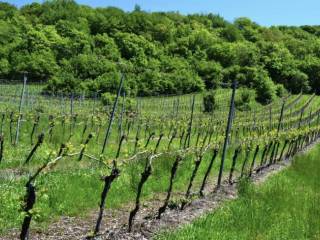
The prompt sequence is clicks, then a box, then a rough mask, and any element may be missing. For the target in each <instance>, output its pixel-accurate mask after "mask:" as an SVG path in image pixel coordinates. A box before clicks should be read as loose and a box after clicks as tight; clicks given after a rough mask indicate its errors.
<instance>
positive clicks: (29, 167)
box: [0, 76, 320, 239]
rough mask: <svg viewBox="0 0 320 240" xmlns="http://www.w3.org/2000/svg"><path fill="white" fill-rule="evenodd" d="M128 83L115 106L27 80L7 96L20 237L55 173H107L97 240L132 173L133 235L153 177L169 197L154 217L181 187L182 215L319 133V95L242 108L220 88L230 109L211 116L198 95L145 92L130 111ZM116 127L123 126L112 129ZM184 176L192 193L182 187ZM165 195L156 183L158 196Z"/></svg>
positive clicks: (2, 137)
mask: <svg viewBox="0 0 320 240" xmlns="http://www.w3.org/2000/svg"><path fill="white" fill-rule="evenodd" d="M124 81H125V79H124V76H123V77H122V78H121V81H120V84H119V88H118V91H117V97H116V99H115V101H114V103H113V105H112V106H109V107H108V106H103V105H100V103H99V101H98V99H97V96H98V94H97V93H89V94H88V96H85V95H84V94H82V95H77V94H76V93H74V94H70V95H69V96H68V97H67V96H63V95H60V96H50V97H46V96H44V95H42V94H41V92H40V91H39V90H37V89H35V90H34V92H32V91H33V90H32V86H28V84H27V78H26V77H25V78H24V84H23V85H22V88H21V89H20V90H21V95H20V97H18V94H17V95H16V96H14V95H13V96H11V94H12V92H16V93H18V91H11V93H10V92H9V91H7V92H6V93H4V94H3V96H0V104H2V106H1V107H0V114H1V121H0V124H1V126H0V129H1V132H0V171H1V172H4V171H6V170H7V169H19V173H20V174H19V176H15V177H14V178H13V179H11V180H10V182H9V183H8V184H10V183H11V182H14V181H16V182H19V183H21V184H22V183H23V185H24V186H25V196H24V199H23V203H24V204H23V207H22V209H21V210H20V211H21V212H23V216H24V218H23V220H22V221H21V222H22V223H21V232H20V239H28V238H29V234H30V226H31V221H32V219H33V215H34V206H36V205H37V203H38V202H39V201H41V198H38V197H37V196H38V195H39V194H41V189H42V188H44V187H45V184H46V182H45V179H46V178H49V176H51V175H52V174H53V173H59V172H60V171H61V172H63V171H66V170H68V171H74V170H76V169H80V170H83V171H90V172H95V173H96V175H100V176H99V177H98V176H97V178H98V181H101V180H102V181H101V182H102V183H101V189H100V190H101V191H99V193H100V196H99V197H97V199H96V202H97V203H98V202H99V209H98V214H97V219H96V224H95V226H92V229H93V231H92V233H88V238H89V239H94V238H95V237H96V236H98V235H99V234H100V228H101V222H102V221H103V216H104V211H105V208H106V206H108V203H109V202H110V196H111V195H112V194H114V192H112V189H113V188H114V187H115V186H116V185H117V184H119V182H121V181H125V180H123V179H124V178H125V177H128V176H131V175H132V177H133V178H134V179H136V180H135V181H134V182H132V184H134V185H133V186H132V189H133V190H132V191H133V192H134V194H133V196H134V197H133V198H134V206H133V208H132V209H131V211H130V212H128V226H127V227H128V231H133V230H134V221H135V219H136V217H137V214H139V210H140V206H141V203H142V201H145V199H146V196H145V195H144V191H146V189H149V188H150V186H149V185H148V183H149V182H150V181H155V180H153V179H152V177H154V176H156V177H160V176H163V178H165V179H166V180H165V184H164V185H165V187H164V189H162V190H161V191H162V192H163V193H164V198H163V201H161V204H160V205H159V206H158V208H157V211H156V212H155V213H154V218H157V219H160V218H161V217H162V215H163V214H165V212H166V211H167V210H168V206H169V204H170V201H173V199H172V198H173V196H175V198H176V195H177V194H176V193H177V192H178V193H180V195H178V196H181V195H182V196H181V197H180V199H179V209H180V210H181V211H183V210H184V209H185V207H186V206H187V205H188V203H189V202H190V201H191V200H192V198H193V197H195V196H198V197H203V196H205V195H206V194H207V191H209V192H214V191H215V190H216V189H218V188H219V187H220V186H221V184H234V183H235V182H237V181H239V180H240V179H244V178H246V179H248V178H251V177H252V176H253V175H254V174H256V173H257V174H258V173H259V172H261V171H263V170H264V169H267V168H269V167H270V166H271V165H273V164H276V163H278V162H280V161H283V160H285V159H288V158H292V157H293V156H295V155H296V154H297V153H298V152H299V151H301V150H302V149H304V148H306V147H307V146H309V145H310V144H312V143H314V142H315V141H317V140H318V138H319V137H320V122H319V121H320V107H319V103H320V99H319V98H318V97H317V96H315V95H311V96H305V95H302V94H300V95H298V96H287V97H286V98H284V99H279V100H278V101H276V102H274V103H272V104H270V105H267V106H259V108H255V109H254V110H252V111H246V112H240V111H238V110H237V109H236V108H235V104H234V102H235V98H236V97H237V91H238V90H236V87H237V86H236V83H234V84H233V85H232V91H230V90H228V89H224V90H218V92H217V96H216V97H217V98H218V99H219V98H220V97H221V100H220V101H218V104H219V103H220V102H221V105H222V106H223V108H221V109H216V111H214V112H213V113H203V112H202V105H201V104H202V103H201V97H200V96H199V95H189V96H182V97H168V98H161V97H160V98H157V99H156V100H155V99H153V98H146V99H143V98H139V99H137V104H136V105H135V106H134V107H133V108H129V107H127V106H126V105H125V102H126V101H125V100H126V98H127V97H126V96H125V92H124V90H123V82H124ZM3 87H4V88H8V89H10V87H11V86H8V85H4V86H3ZM14 87H15V88H17V87H20V86H19V85H15V86H14ZM29 88H30V89H29ZM219 91H221V93H220V95H219ZM239 91H240V90H239ZM26 92H27V93H28V94H26ZM90 96H91V98H90ZM92 96H93V97H92ZM224 96H227V97H228V98H229V97H230V101H228V102H229V103H226V100H225V101H224V103H222V100H223V97H224ZM17 99H19V101H18V100H17ZM168 99H169V100H168ZM17 103H19V104H18V105H17ZM40 105H41V106H42V108H41V109H40V108H39V106H40ZM54 105H56V106H54ZM68 105H69V111H68V110H67V109H68ZM17 106H18V107H17ZM57 106H58V107H57ZM118 106H119V107H118ZM228 108H229V109H228ZM49 109H51V110H52V111H50V110H49ZM112 126H114V127H115V126H116V127H115V128H113V129H114V130H113V131H111V129H112ZM36 136H38V138H36ZM56 151H57V152H56ZM10 153H11V154H12V153H13V154H16V156H15V157H12V155H10ZM219 160H220V161H219ZM161 164H162V165H165V166H167V167H163V166H162V165H161ZM130 174H131V175H130ZM96 175H94V176H96ZM182 175H183V177H182ZM39 179H42V180H41V181H40V180H39ZM3 181H4V182H5V183H7V182H6V181H7V180H6V179H5V178H4V180H3ZM179 181H183V184H182V186H185V188H186V189H184V188H181V189H176V188H175V185H176V184H177V183H178V182H179ZM87 191H90V189H88V190H87ZM123 191H125V190H123ZM156 191H159V190H152V189H151V194H152V193H156ZM39 192H40V193H39ZM88 194H90V193H89V192H88Z"/></svg>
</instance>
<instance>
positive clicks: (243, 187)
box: [157, 145, 320, 240]
mask: <svg viewBox="0 0 320 240" xmlns="http://www.w3.org/2000/svg"><path fill="white" fill-rule="evenodd" d="M319 180H320V145H318V146H317V147H316V148H315V149H313V150H312V151H311V152H310V153H308V154H306V155H303V156H298V157H296V158H295V160H294V162H293V164H292V166H291V167H289V168H288V169H286V170H284V171H282V172H281V173H279V174H276V175H274V176H272V177H270V179H268V180H267V181H266V182H265V183H263V184H261V185H259V186H256V185H254V184H252V183H249V182H243V183H242V184H240V187H239V198H238V199H237V200H234V201H231V202H228V203H225V204H224V205H223V206H222V207H221V208H219V210H217V211H215V212H213V213H210V214H208V215H206V216H205V217H202V218H200V219H198V220H196V221H194V222H193V223H192V224H190V225H187V226H185V227H183V228H182V229H180V230H177V231H175V232H165V233H162V234H161V235H160V236H158V237H157V239H158V240H162V239H166V240H171V239H172V240H173V239H175V240H176V239H201V240H203V239H208V240H209V239H210V240H211V239H212V240H214V239H219V240H223V239H237V240H241V239H243V240H248V239H259V240H276V239H288V240H289V239H290V240H294V239H299V240H303V239H306V240H307V239H308V240H310V239H314V240H316V239H320V181H319Z"/></svg>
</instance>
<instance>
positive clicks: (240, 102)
mask: <svg viewBox="0 0 320 240" xmlns="http://www.w3.org/2000/svg"><path fill="white" fill-rule="evenodd" d="M250 102H251V93H250V91H249V90H248V89H244V90H242V92H241V95H240V97H239V98H237V99H236V100H235V106H236V108H237V109H238V110H239V111H249V110H251V106H250Z"/></svg>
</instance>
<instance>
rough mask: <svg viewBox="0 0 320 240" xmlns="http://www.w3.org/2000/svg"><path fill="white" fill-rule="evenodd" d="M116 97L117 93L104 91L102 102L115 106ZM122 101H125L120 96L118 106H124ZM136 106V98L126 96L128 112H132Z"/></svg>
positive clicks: (105, 104)
mask: <svg viewBox="0 0 320 240" xmlns="http://www.w3.org/2000/svg"><path fill="white" fill-rule="evenodd" d="M115 99H116V95H114V94H111V93H108V92H106V93H104V94H102V95H101V102H102V104H103V105H104V106H113V104H114V101H115ZM122 103H123V98H122V97H120V98H119V101H118V108H121V107H122ZM135 106H136V100H135V99H133V98H129V97H127V98H125V110H126V112H132V111H134V109H135Z"/></svg>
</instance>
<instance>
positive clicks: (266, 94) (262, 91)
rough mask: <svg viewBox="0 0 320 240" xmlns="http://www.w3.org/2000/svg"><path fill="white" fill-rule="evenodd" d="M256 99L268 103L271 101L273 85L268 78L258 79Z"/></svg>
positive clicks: (273, 95)
mask: <svg viewBox="0 0 320 240" xmlns="http://www.w3.org/2000/svg"><path fill="white" fill-rule="evenodd" d="M256 94H257V95H256V100H257V102H259V103H261V104H264V105H266V104H269V103H271V102H272V101H273V100H274V98H275V96H276V91H275V86H274V83H273V82H272V81H271V79H270V78H267V79H264V80H262V81H260V83H259V84H258V85H257V86H256Z"/></svg>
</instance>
